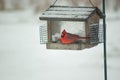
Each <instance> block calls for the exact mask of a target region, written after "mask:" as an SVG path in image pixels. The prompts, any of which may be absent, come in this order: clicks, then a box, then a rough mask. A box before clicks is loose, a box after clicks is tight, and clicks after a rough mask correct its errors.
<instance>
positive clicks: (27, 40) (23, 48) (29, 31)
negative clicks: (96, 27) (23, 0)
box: [0, 10, 120, 80]
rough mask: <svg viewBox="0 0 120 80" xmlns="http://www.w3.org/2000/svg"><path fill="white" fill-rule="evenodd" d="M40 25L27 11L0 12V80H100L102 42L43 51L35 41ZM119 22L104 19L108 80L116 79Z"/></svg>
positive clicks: (44, 47)
mask: <svg viewBox="0 0 120 80" xmlns="http://www.w3.org/2000/svg"><path fill="white" fill-rule="evenodd" d="M112 15H118V14H117V13H114V14H112ZM43 24H44V22H42V21H39V17H38V15H34V14H33V13H32V11H30V10H28V11H24V12H23V11H21V12H20V11H16V12H6V11H4V12H0V80H88V79H89V80H104V73H103V72H104V70H103V69H104V65H103V44H99V45H97V46H96V47H93V48H90V49H84V50H47V49H46V46H45V45H44V44H40V41H39V40H40V39H39V26H40V25H43ZM119 25H120V19H116V18H114V17H113V18H110V17H109V18H108V19H107V59H108V80H119V79H120V76H119V74H120V63H119V61H120V54H119V52H120V45H119V40H120V35H119V33H120V31H119V30H120V27H119Z"/></svg>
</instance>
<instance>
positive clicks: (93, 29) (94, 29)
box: [90, 23, 99, 44]
mask: <svg viewBox="0 0 120 80" xmlns="http://www.w3.org/2000/svg"><path fill="white" fill-rule="evenodd" d="M98 27H99V24H98V23H93V24H91V25H90V37H91V38H90V43H91V44H96V43H98V42H99V40H98Z"/></svg>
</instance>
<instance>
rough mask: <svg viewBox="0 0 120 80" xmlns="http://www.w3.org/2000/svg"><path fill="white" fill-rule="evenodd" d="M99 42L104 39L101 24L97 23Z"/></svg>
mask: <svg viewBox="0 0 120 80" xmlns="http://www.w3.org/2000/svg"><path fill="white" fill-rule="evenodd" d="M98 37H99V43H103V42H104V39H103V24H99V34H98Z"/></svg>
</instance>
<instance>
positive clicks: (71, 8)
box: [49, 6, 95, 11]
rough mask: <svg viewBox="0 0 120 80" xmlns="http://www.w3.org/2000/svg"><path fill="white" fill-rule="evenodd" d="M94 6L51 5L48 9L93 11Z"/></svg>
mask: <svg viewBox="0 0 120 80" xmlns="http://www.w3.org/2000/svg"><path fill="white" fill-rule="evenodd" d="M93 10H95V8H85V7H56V6H54V7H51V8H49V11H93Z"/></svg>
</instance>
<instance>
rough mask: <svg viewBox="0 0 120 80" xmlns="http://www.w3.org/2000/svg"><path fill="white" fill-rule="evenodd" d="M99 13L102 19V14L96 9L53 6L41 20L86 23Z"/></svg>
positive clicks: (43, 14) (44, 13)
mask: <svg viewBox="0 0 120 80" xmlns="http://www.w3.org/2000/svg"><path fill="white" fill-rule="evenodd" d="M94 13H97V14H98V15H99V16H100V18H102V12H101V11H100V10H99V9H98V8H96V7H72V6H51V7H50V8H49V9H48V10H47V11H45V12H43V13H42V15H41V16H40V19H41V20H64V21H85V20H87V19H88V18H89V17H90V16H92V14H94Z"/></svg>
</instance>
